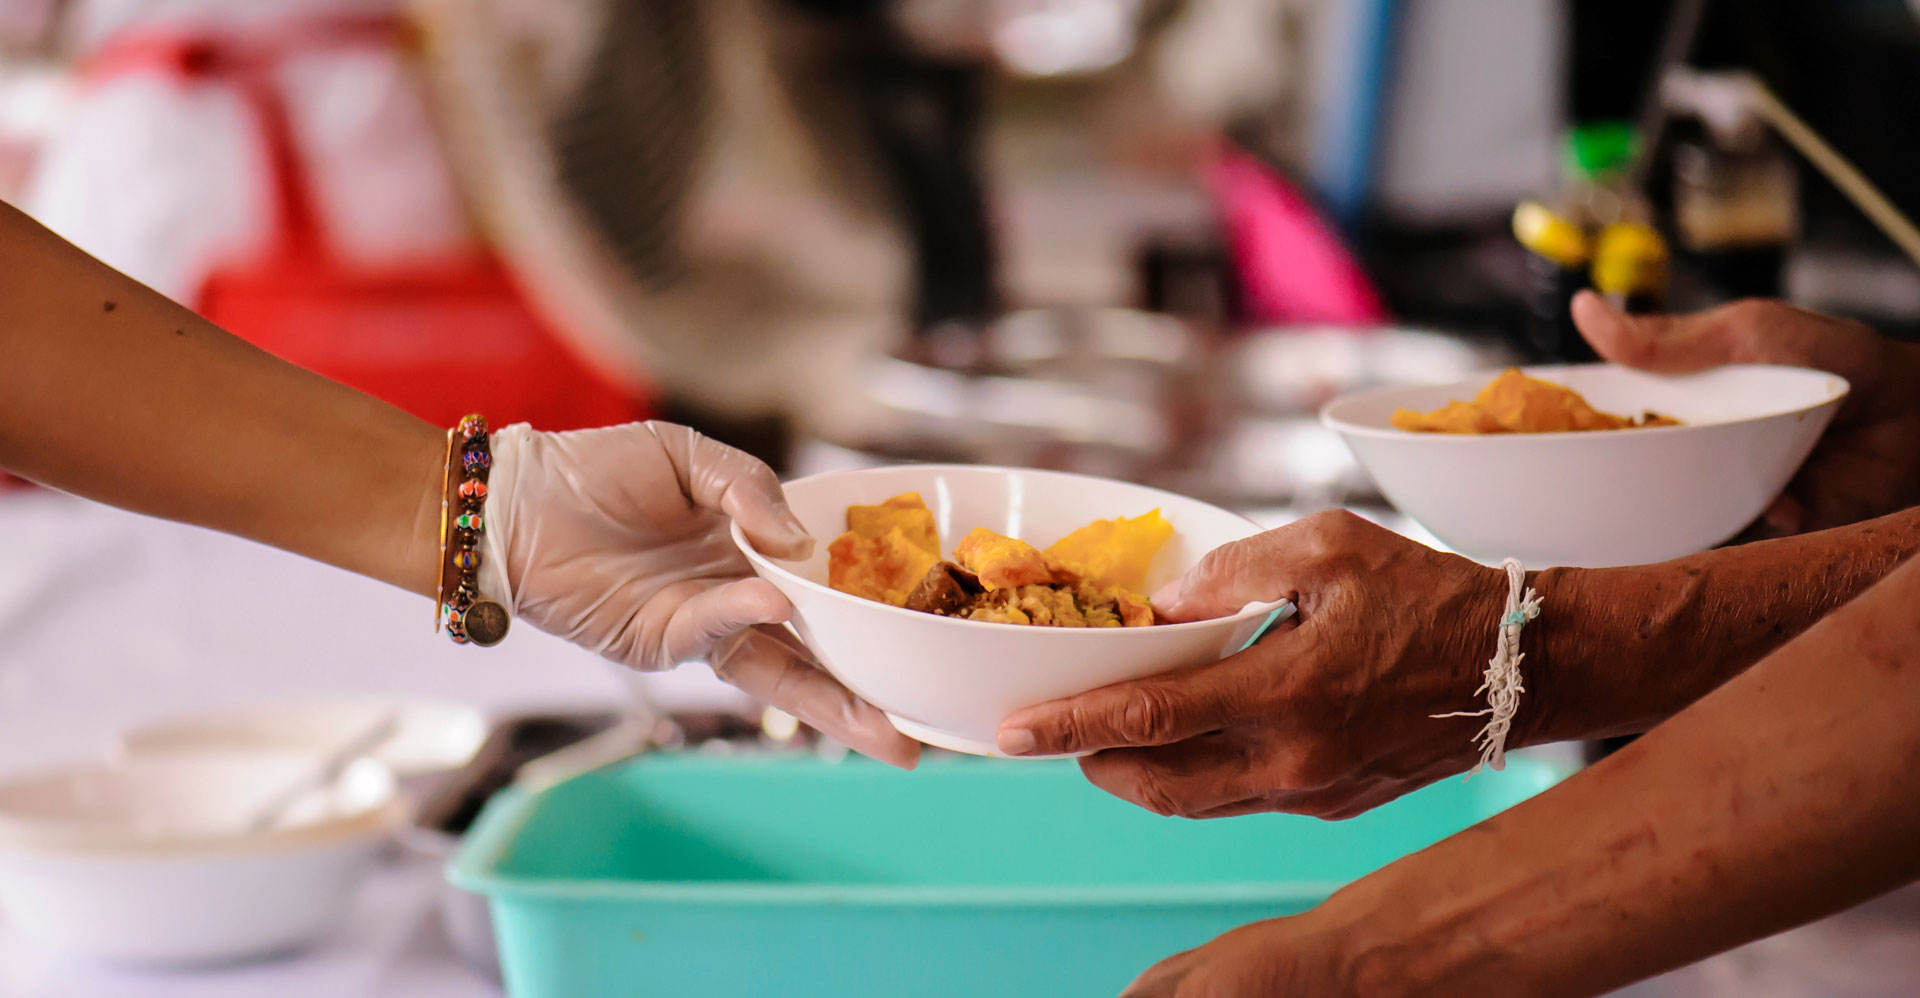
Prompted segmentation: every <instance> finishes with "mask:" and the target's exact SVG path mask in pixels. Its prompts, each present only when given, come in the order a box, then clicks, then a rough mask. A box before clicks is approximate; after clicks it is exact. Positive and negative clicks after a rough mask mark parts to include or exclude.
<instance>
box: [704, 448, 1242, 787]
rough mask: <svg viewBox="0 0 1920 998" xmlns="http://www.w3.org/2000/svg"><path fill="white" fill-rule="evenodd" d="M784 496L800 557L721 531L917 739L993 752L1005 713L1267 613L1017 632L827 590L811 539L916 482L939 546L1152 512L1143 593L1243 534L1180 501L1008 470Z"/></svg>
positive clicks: (1168, 655) (1203, 649)
mask: <svg viewBox="0 0 1920 998" xmlns="http://www.w3.org/2000/svg"><path fill="white" fill-rule="evenodd" d="M786 490H787V501H788V503H789V504H790V505H791V506H792V507H793V511H794V513H795V515H797V516H798V517H799V518H800V522H801V523H803V524H805V525H806V528H807V530H808V531H809V532H811V533H812V534H813V535H814V536H815V537H816V538H818V539H819V540H820V543H819V545H818V547H817V549H816V550H815V551H814V554H813V557H811V558H809V559H807V560H806V561H799V562H788V561H775V560H773V559H771V558H768V557H766V556H764V555H761V554H760V553H759V552H757V551H755V550H754V549H753V546H752V545H751V544H748V543H747V541H746V538H745V537H744V536H743V535H742V534H741V532H740V529H739V527H738V526H736V527H735V528H734V531H733V536H734V541H735V542H736V543H737V544H739V545H740V548H741V550H743V551H745V552H746V553H747V557H748V558H749V559H750V560H751V561H752V562H753V567H754V570H755V571H756V572H758V573H759V574H760V576H761V577H762V578H764V579H767V580H768V581H770V582H772V583H773V584H774V585H775V586H778V587H779V588H780V591H781V592H783V593H785V594H786V595H787V598H788V599H790V600H792V601H793V605H794V611H795V614H794V619H793V627H794V630H795V631H796V632H798V633H799V635H800V637H801V639H802V640H804V641H806V642H807V645H808V646H809V647H811V648H812V649H813V651H814V653H815V654H816V655H818V656H819V657H820V661H821V663H822V664H824V665H825V666H826V668H827V670H828V671H829V672H831V673H833V675H834V676H835V677H837V678H838V679H839V680H840V681H841V682H843V683H845V684H846V685H847V688H848V689H851V690H853V691H854V692H855V693H858V694H859V695H860V696H862V697H864V698H866V700H867V701H868V702H870V703H872V704H873V705H874V706H876V707H879V708H880V709H881V710H883V711H885V712H886V713H887V716H888V717H889V718H890V719H891V720H892V721H893V724H894V726H895V727H897V728H899V729H900V730H901V731H902V732H904V733H906V734H907V735H909V736H911V737H913V738H917V739H919V740H921V741H923V742H926V743H927V744H929V745H935V746H938V747H940V748H946V749H952V750H954V751H958V752H969V753H972V754H975V755H994V754H996V753H995V751H994V730H995V729H996V728H997V727H998V726H999V724H1000V721H1001V719H1003V718H1005V717H1006V716H1007V715H1008V714H1011V713H1013V712H1014V711H1016V710H1019V709H1020V708H1022V707H1028V706H1031V705H1033V704H1037V703H1043V702H1045V701H1048V700H1053V699H1057V698H1059V697H1064V696H1071V695H1073V694H1076V693H1084V692H1086V691H1087V690H1090V689H1094V688H1096V687H1100V686H1105V685H1108V684H1110V683H1117V682H1122V681H1124V680H1128V679H1137V678H1140V677H1142V676H1149V675H1152V674H1154V673H1158V672H1164V671H1167V670H1169V669H1176V668H1180V667H1182V666H1187V665H1194V664H1198V663H1203V662H1211V661H1216V660H1218V659H1220V658H1221V657H1223V656H1226V655H1230V654H1232V653H1234V652H1236V651H1239V650H1240V649H1241V648H1243V647H1245V645H1246V644H1247V642H1248V641H1250V640H1251V639H1252V638H1253V637H1254V635H1255V634H1256V633H1257V632H1258V631H1259V629H1260V628H1261V627H1262V626H1263V625H1264V624H1265V623H1266V622H1267V620H1268V618H1269V617H1271V616H1272V615H1273V613H1274V612H1275V606H1273V605H1271V604H1270V605H1266V606H1254V607H1249V608H1247V609H1245V610H1242V611H1241V612H1240V613H1237V614H1235V615H1233V616H1231V617H1223V618H1221V619H1218V620H1207V621H1199V622H1196V623H1188V624H1164V625H1159V626H1155V627H1129V628H1095V629H1083V628H1055V627H1022V626H1017V625H1012V624H991V623H982V622H980V621H973V620H960V619H956V618H952V617H941V616H936V615H934V614H928V613H919V612H916V611H912V610H905V609H901V608H899V607H894V606H887V605H885V604H883V603H876V602H873V601H872V600H866V599H861V598H859V597H857V596H849V595H847V594H846V593H841V592H836V591H835V590H833V589H831V588H828V586H827V542H828V541H830V540H832V539H833V538H834V537H837V536H839V535H840V534H841V533H843V532H844V531H845V530H846V523H847V507H848V506H850V505H856V504H873V503H878V502H880V501H882V500H884V499H886V498H888V497H889V496H893V495H898V494H899V493H902V492H919V493H920V495H921V497H922V498H924V499H925V500H926V502H927V506H928V508H929V509H931V510H932V511H933V515H934V520H935V522H936V523H937V525H938V526H939V528H940V540H941V542H942V543H943V544H944V545H946V549H947V551H948V552H951V551H952V550H953V545H954V544H955V543H957V542H958V541H959V540H960V538H961V537H963V536H965V535H966V533H967V532H968V531H970V530H972V529H973V528H974V527H988V528H991V529H993V530H997V531H999V532H1000V533H1003V534H1006V535H1008V536H1011V537H1019V538H1022V539H1025V540H1027V541H1029V542H1031V543H1034V544H1036V545H1040V546H1045V545H1047V544H1051V543H1052V542H1054V541H1055V540H1058V539H1059V538H1061V537H1063V536H1065V535H1066V534H1068V533H1070V532H1072V531H1073V530H1075V529H1077V528H1079V527H1082V526H1085V525H1086V524H1087V523H1089V522H1091V521H1093V520H1102V519H1111V518H1113V517H1117V516H1139V515H1140V514H1142V513H1145V512H1147V511H1148V510H1151V509H1154V508H1158V509H1159V510H1160V511H1161V513H1162V514H1163V515H1165V516H1166V518H1167V520H1168V522H1170V523H1171V524H1173V528H1174V533H1173V537H1172V539H1170V540H1168V541H1167V543H1166V544H1165V545H1164V546H1163V547H1162V548H1161V550H1160V553H1159V555H1158V556H1157V557H1156V558H1155V559H1154V561H1153V564H1152V566H1151V568H1150V570H1149V571H1148V574H1147V587H1148V590H1149V592H1151V590H1152V589H1153V588H1155V587H1157V586H1159V585H1161V584H1162V583H1165V582H1167V581H1169V580H1171V579H1174V578H1176V577H1177V576H1179V575H1180V574H1181V573H1183V572H1185V571H1186V570H1187V569H1189V568H1192V567H1193V566H1194V565H1195V564H1197V563H1198V562H1199V561H1200V558H1201V556H1202V555H1205V554H1206V553H1207V552H1208V551H1210V550H1212V549H1213V548H1216V547H1218V546H1220V545H1222V544H1226V543H1228V542H1229V541H1234V540H1238V539H1240V538H1242V537H1247V536H1250V535H1252V534H1255V533H1258V532H1259V529H1260V528H1259V527H1258V526H1256V525H1255V524H1254V523H1253V522H1252V521H1250V520H1247V519H1245V518H1243V517H1241V516H1238V515H1236V514H1233V513H1229V512H1227V511H1226V510H1223V509H1219V508H1217V507H1214V506H1209V505H1207V504H1206V503H1203V502H1200V501H1198V500H1194V499H1188V498H1186V497H1184V496H1178V495H1174V494H1172V493H1168V492H1161V491H1159V490H1157V489H1150V488H1146V487H1144V486H1140V485H1130V484H1127V483H1125V482H1114V481H1108V480H1105V479H1100V478H1089V477H1086V476H1083V475H1069V474H1062V473H1058V472H1045V471H1031V470H1022V469H1016V468H994V467H959V466H945V465H919V466H906V467H892V468H872V469H867V470H859V471H832V472H826V473H823V474H819V475H814V476H811V477H808V478H802V479H799V480H798V481H795V482H792V483H789V484H788V485H787V487H786Z"/></svg>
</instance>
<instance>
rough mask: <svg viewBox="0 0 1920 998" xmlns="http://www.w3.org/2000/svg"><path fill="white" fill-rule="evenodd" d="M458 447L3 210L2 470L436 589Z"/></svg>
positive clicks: (413, 587) (423, 589)
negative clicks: (449, 476) (451, 456)
mask: <svg viewBox="0 0 1920 998" xmlns="http://www.w3.org/2000/svg"><path fill="white" fill-rule="evenodd" d="M444 446H445V435H444V432H443V431H441V430H438V429H436V428H434V427H433V426H430V425H428V424H427V423H424V422H422V421H420V420H418V419H415V418H414V417H412V416H410V415H408V414H406V413H404V412H402V411H400V410H399V409H396V408H394V407H392V406H390V405H387V404H385V403H383V402H380V401H379V400H377V399H374V398H371V397H369V396H366V395H363V394H361V393H359V392H355V391H353V390H351V389H348V388H346V387H344V386H341V385H339V384H336V383H335V382H332V381H329V380H327V379H325V378H322V377H320V376H318V375H315V374H312V373H310V372H308V371H305V370H302V369H300V368H298V367H295V366H293V365H291V364H288V363H286V362H284V361H281V360H279V359H277V358H275V357H273V356H271V355H270V354H267V353H265V352H263V351H261V350H258V349H256V348H254V347H253V346H251V345H249V344H247V343H245V342H244V341H242V340H240V339H238V338H237V337H234V336H232V335H229V334H228V333H226V332H224V331H222V330H220V329H219V328H217V327H215V326H213V325H212V324H210V323H208V322H206V321H205V320H203V319H201V318H200V317H198V316H196V315H194V314H193V313H192V312H191V311H189V310H187V309H185V308H183V307H181V306H179V305H177V304H175V303H173V302H171V301H169V300H167V299H166V298H165V297H163V296H161V295H159V294H157V293H156V292H154V291H152V290H151V289H149V288H146V287H144V286H142V285H140V284H139V283H137V282H135V281H133V280H132V279H130V278H128V277H126V276H124V275H122V274H119V273H117V272H115V271H114V270H112V269H111V268H109V267H107V266H105V265H104V264H102V263H100V262H99V261H97V260H95V259H93V258H92V257H90V256H88V255H87V254H85V253H83V252H81V251H80V250H79V249H77V248H75V247H74V246H72V245H70V244H69V243H67V242H66V241H65V240H62V239H61V238H60V237H59V236H57V235H55V234H53V233H52V232H49V231H48V230H46V229H45V228H43V227H41V226H40V225H39V224H37V223H35V222H34V221H33V220H31V219H29V218H28V217H27V216H25V215H24V214H22V213H20V212H19V211H17V210H15V209H14V208H12V207H11V206H7V205H4V204H0V467H4V468H5V469H7V470H8V471H11V472H13V473H15V474H18V475H21V476H22V477H25V478H29V479H32V480H34V481H38V482H41V483H44V484H46V485H49V486H52V487H54V488H57V489H61V490H63V491H66V492H71V493H73V494H75V495H80V496H85V497H87V498H90V499H96V500H99V501H101V502H105V503H109V504H111V505H114V506H120V507H122V508H125V509H131V510H136V511H138V512H142V513H148V514H152V515H154V516H160V517H165V518H167V519H170V520H179V521H182V522H186V523H193V524H198V525H200V526H204V527H210V528H213V529H216V530H221V531H224V532H227V533H231V534H238V535H240V536H243V537H249V538H252V539H253V540H256V541H261V542H263V543H266V544H270V545H272V546H274V547H278V548H284V549H286V550H288V551H293V552H296V553H299V554H304V555H307V556H309V557H312V558H315V559H318V560H320V561H323V562H327V563H329V564H333V565H337V566H339V567H341V568H345V569H348V570H350V571H354V572H358V573H360V574H363V575H369V576H372V577H374V578H378V579H381V580H384V581H386V582H390V583H392V584H394V585H397V586H400V587H402V588H405V589H407V590H410V591H412V592H416V593H420V594H422V595H429V594H432V593H433V592H434V589H435V586H436V585H437V582H436V572H437V567H438V557H439V555H438V547H439V517H440V497H441V489H442V484H441V479H442V475H441V470H442V467H443V462H442V457H443V453H444Z"/></svg>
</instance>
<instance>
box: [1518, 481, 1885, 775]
mask: <svg viewBox="0 0 1920 998" xmlns="http://www.w3.org/2000/svg"><path fill="white" fill-rule="evenodd" d="M1916 551H1920V508H1916V509H1910V510H1907V511H1905V512H1901V513H1895V514H1893V515H1891V516H1884V517H1881V518H1880V519H1877V520H1869V521H1867V522H1865V523H1858V524H1853V525H1851V526H1846V527H1837V528H1834V529H1832V530H1824V531H1820V532H1818V533H1812V534H1802V535H1799V536H1795V537H1786V538H1781V539H1779V540H1772V541H1762V542H1758V543H1753V544H1745V545H1741V546H1738V547H1730V548H1721V549H1718V550H1714V551H1707V552H1703V553H1701V554H1697V555H1693V556H1691V557H1687V558H1681V559H1678V560H1675V561H1669V562H1662V563H1660V564H1657V565H1645V566H1638V567H1633V568H1609V569H1587V570H1583V569H1563V568H1554V569H1547V570H1545V571H1542V572H1538V573H1535V574H1534V575H1533V576H1532V577H1531V584H1532V585H1534V586H1535V587H1537V588H1538V590H1539V592H1540V594H1541V596H1542V597H1543V598H1544V600H1545V605H1544V607H1543V612H1542V614H1541V616H1540V618H1539V620H1538V622H1536V623H1535V624H1533V625H1531V626H1529V628H1528V629H1527V632H1526V635H1525V638H1524V640H1523V645H1522V648H1523V650H1524V651H1525V652H1526V654H1527V657H1526V660H1525V662H1524V663H1523V665H1522V673H1523V675H1524V676H1525V683H1526V690H1527V691H1526V694H1525V695H1524V696H1523V697H1522V698H1521V701H1520V711H1519V713H1518V715H1517V716H1516V718H1515V728H1516V731H1515V733H1516V735H1517V736H1518V737H1517V738H1516V739H1514V740H1512V741H1510V744H1523V745H1537V744H1544V743H1547V742H1555V741H1566V740H1571V739H1585V738H1600V737H1607V736H1613V735H1624V734H1635V733H1639V732H1642V731H1646V730H1647V729H1648V728H1651V727H1652V726H1653V725H1655V724H1658V723H1660V722H1661V721H1662V720H1664V719H1665V718H1667V717H1669V716H1671V715H1672V714H1674V713H1676V712H1678V711H1680V710H1682V709H1684V708H1685V707H1686V706H1687V705H1689V704H1691V703H1693V702H1694V701H1696V700H1698V699H1700V698H1701V697H1702V696H1704V695H1706V694H1707V693H1709V692H1711V691H1712V690H1713V689H1715V688H1716V687H1718V686H1720V685H1721V684H1722V683H1724V682H1726V681H1727V680H1728V679H1731V678H1732V677H1734V676H1736V675H1739V674H1740V673H1741V672H1742V671H1743V670H1745V669H1747V668H1748V667H1749V666H1751V665H1753V664H1754V663H1755V662H1758V661H1760V660H1761V659H1762V658H1765V657H1766V656H1767V655H1768V654H1769V653H1771V652H1773V651H1774V650H1775V649H1777V648H1779V647H1780V646H1782V645H1784V644H1786V643H1787V642H1788V641H1790V640H1792V639H1793V638H1794V637H1795V636H1796V635H1799V634H1800V633H1801V632H1803V631H1805V630H1806V629H1807V628H1809V627H1811V626H1813V625H1814V623H1815V622H1817V621H1819V620H1820V619H1822V618H1823V617H1825V616H1826V615H1827V614H1829V613H1831V612H1832V611H1833V610H1835V609H1836V608H1838V607H1840V606H1841V605H1843V604H1845V603H1846V602H1848V601H1849V600H1852V599H1853V598H1854V597H1856V596H1858V595H1860V594H1861V593H1862V592H1864V591H1866V590H1867V588H1868V587H1870V586H1872V585H1874V584H1875V583H1877V582H1879V581H1880V580H1881V579H1882V578H1884V577H1885V576H1886V575H1887V574H1888V573H1890V572H1891V571H1893V570H1894V569H1895V568H1896V567H1897V566H1898V565H1899V564H1900V563H1901V562H1902V561H1904V560H1906V559H1907V558H1908V557H1909V556H1911V555H1912V554H1914V553H1915V552H1916Z"/></svg>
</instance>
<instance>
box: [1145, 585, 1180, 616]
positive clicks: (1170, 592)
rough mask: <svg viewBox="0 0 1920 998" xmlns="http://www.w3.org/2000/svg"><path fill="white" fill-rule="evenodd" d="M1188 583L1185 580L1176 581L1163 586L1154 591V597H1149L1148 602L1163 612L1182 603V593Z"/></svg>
mask: <svg viewBox="0 0 1920 998" xmlns="http://www.w3.org/2000/svg"><path fill="white" fill-rule="evenodd" d="M1186 581H1187V580H1185V579H1175V580H1173V581H1172V582H1169V583H1167V584H1166V585H1164V586H1161V587H1160V588H1158V589H1156V590H1154V591H1153V595H1152V596H1149V597H1147V602H1149V603H1152V604H1153V605H1154V606H1156V607H1159V608H1160V609H1162V610H1165V609H1167V608H1168V607H1171V606H1174V605H1176V604H1178V603H1179V602H1180V592H1181V590H1183V589H1185V588H1186Z"/></svg>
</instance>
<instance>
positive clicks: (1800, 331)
mask: <svg viewBox="0 0 1920 998" xmlns="http://www.w3.org/2000/svg"><path fill="white" fill-rule="evenodd" d="M1573 317H1574V321H1575V322H1576V323H1577V324H1578V325H1579V327H1580V332H1581V334H1582V335H1584V336H1585V337H1586V338H1587V341H1588V342H1589V343H1592V344H1593V348H1594V350H1596V351H1597V352H1598V353H1599V354H1600V356H1601V357H1604V358H1606V359H1607V360H1610V361H1613V362H1615V363H1619V364H1625V365H1627V366H1630V367H1637V368H1642V369H1644V370H1649V371H1660V372H1668V373H1683V372H1687V371H1697V370H1701V369H1703V368H1708V367H1713V366H1715V365H1718V364H1787V365H1792V366H1795V367H1810V368H1814V369H1816V370H1821V371H1828V372H1831V373H1833V374H1838V375H1840V376H1841V377H1843V378H1845V379H1847V381H1848V382H1849V383H1850V384H1851V385H1852V386H1853V391H1852V393H1851V394H1850V395H1849V396H1848V398H1847V401H1846V402H1845V403H1844V404H1843V405H1842V406H1841V408H1840V411H1839V412H1838V413H1837V414H1835V416H1834V420H1833V424H1832V425H1831V426H1829V427H1828V428H1827V432H1826V434H1825V435H1824V436H1822V437H1821V438H1820V443H1819V444H1818V446H1816V447H1815V448H1814V452H1813V454H1812V455H1811V456H1810V457H1809V458H1808V459H1807V463H1806V465H1805V466H1803V467H1802V468H1801V469H1800V473H1799V474H1798V475H1797V476H1795V477H1794V479H1793V481H1792V482H1791V483H1790V484H1789V485H1788V486H1787V490H1786V492H1785V494H1783V495H1782V496H1781V497H1780V498H1779V500H1777V501H1776V502H1775V503H1774V504H1773V505H1772V506H1771V507H1770V508H1768V510H1767V511H1766V512H1765V513H1764V514H1762V516H1761V518H1760V522H1759V523H1757V524H1755V526H1754V529H1753V530H1752V531H1750V532H1749V536H1752V537H1777V536H1784V535H1787V534H1795V533H1802V532H1806V531H1813V530H1825V529H1827V528H1828V527H1837V526H1842V525H1844V524H1848V523H1858V522H1860V521H1862V520H1870V519H1872V518H1874V517H1877V516H1884V515H1886V514H1888V513H1895V512H1898V511H1900V510H1903V509H1906V508H1907V507H1909V506H1913V505H1916V504H1920V347H1915V346H1913V345H1909V344H1903V343H1899V342H1897V341H1895V340H1892V339H1889V338H1887V337H1885V336H1881V335H1880V334H1878V333H1876V332H1874V331H1873V330H1872V329H1869V328H1867V327H1866V326H1863V325H1861V324H1860V323H1857V322H1852V321H1849V320H1846V319H1836V318H1833V317H1831V316H1825V315H1819V314H1817V313H1814V312H1808V311H1804V310H1802V309H1798V308H1794V307H1793V306H1791V305H1788V304H1786V303H1784V302H1777V301H1760V300H1754V301H1742V302H1735V303H1733V304H1731V305H1725V306H1722V307H1720V308H1716V309H1713V310H1712V311H1708V312H1700V313H1697V314H1694V315H1675V316H1628V315H1626V314H1625V313H1623V312H1620V311H1619V310H1617V309H1615V308H1613V307H1611V306H1609V305H1608V304H1607V303H1606V302H1604V301H1603V300H1601V299H1600V297H1599V296H1597V295H1594V294H1591V293H1582V294H1581V295H1579V296H1577V297H1576V298H1575V299H1574V302H1573Z"/></svg>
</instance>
